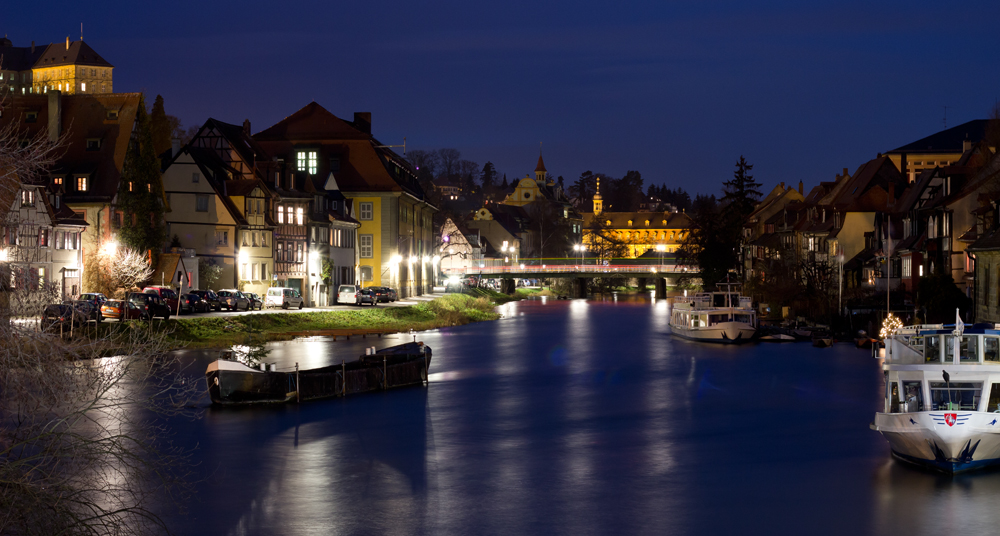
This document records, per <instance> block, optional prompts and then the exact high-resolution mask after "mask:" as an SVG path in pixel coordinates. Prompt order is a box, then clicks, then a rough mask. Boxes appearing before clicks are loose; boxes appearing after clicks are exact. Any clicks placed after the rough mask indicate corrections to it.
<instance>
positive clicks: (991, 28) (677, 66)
mask: <svg viewBox="0 0 1000 536" xmlns="http://www.w3.org/2000/svg"><path fill="white" fill-rule="evenodd" d="M152 5H153V4H152V3H149V4H148V5H147V3H145V2H141V3H140V2H135V3H130V2H121V1H113V2H101V3H98V4H94V3H86V2H72V3H70V2H47V3H44V7H42V5H40V4H35V5H32V4H30V3H28V2H20V3H17V4H16V5H14V6H6V9H5V13H4V17H3V19H2V24H3V26H2V27H0V31H3V32H4V33H6V34H7V36H8V37H9V38H10V39H11V40H13V41H14V44H15V45H18V46H26V45H28V44H30V42H31V41H32V40H34V41H36V42H38V43H48V42H51V41H62V40H65V38H66V36H67V35H70V36H72V38H73V39H78V38H79V34H80V29H79V28H80V22H83V23H84V37H85V39H86V40H87V41H88V42H89V43H90V44H91V45H92V46H93V47H94V48H95V49H96V50H97V51H98V52H99V53H100V54H102V55H103V56H104V57H105V59H107V60H108V61H110V62H111V63H112V64H113V65H114V66H115V90H116V91H145V92H147V93H148V94H150V96H155V95H156V94H162V95H163V96H164V98H165V99H166V106H167V112H168V113H171V114H173V115H176V116H178V117H180V118H181V120H182V121H183V122H184V123H185V125H191V124H200V123H202V122H204V121H205V119H206V118H208V117H215V118H217V119H220V120H223V121H228V122H232V123H241V122H242V121H243V119H244V118H249V119H250V121H251V122H252V125H253V130H254V131H255V132H256V131H259V130H262V129H264V128H267V127H268V126H270V125H272V124H274V123H275V122H277V121H279V120H281V119H282V118H284V117H285V116H287V115H289V114H291V113H292V112H294V111H295V110H297V109H299V108H301V107H302V106H304V105H306V104H308V103H309V102H310V101H312V100H315V101H317V102H319V103H320V104H321V105H323V106H324V107H326V108H327V109H329V110H330V111H331V112H333V113H334V114H336V115H338V116H340V117H343V118H345V119H351V118H352V114H353V112H355V111H370V112H371V113H372V122H373V130H374V133H375V135H376V136H377V137H378V138H379V139H380V140H381V141H383V142H384V143H387V144H395V143H402V139H403V136H406V137H407V148H408V149H435V148H440V147H454V148H456V149H458V150H460V151H461V153H462V156H463V157H464V158H467V159H470V160H473V161H475V162H478V163H479V164H480V165H482V164H483V163H485V162H486V161H487V160H492V161H493V163H494V164H495V165H496V167H497V169H498V170H500V171H501V172H504V173H506V174H507V176H508V177H509V178H515V177H518V176H521V177H523V176H524V175H525V174H526V173H528V172H531V171H533V170H534V168H535V163H536V161H537V158H538V144H539V142H544V154H545V162H546V165H547V167H548V169H549V172H550V173H552V174H553V175H563V176H564V177H565V178H566V179H567V180H568V181H572V180H574V179H575V178H577V177H579V175H580V173H581V172H583V171H586V170H592V171H594V172H602V173H606V174H608V175H612V176H621V175H623V174H624V173H625V172H626V171H627V170H630V169H636V170H639V171H640V172H641V173H642V176H643V178H644V179H645V182H646V184H647V185H648V184H650V183H665V184H667V185H669V186H670V187H672V188H673V187H677V186H681V187H683V188H685V189H687V190H688V191H689V192H692V194H693V193H718V192H719V190H720V187H721V183H722V181H724V180H727V179H728V178H730V177H731V175H732V170H733V167H734V164H735V162H736V160H737V159H738V158H739V156H740V155H741V154H742V155H745V156H746V158H747V160H748V161H750V162H751V163H752V164H754V166H755V167H754V175H755V176H756V178H757V179H758V181H760V182H762V183H763V184H764V185H765V186H766V187H767V188H770V187H772V186H773V185H774V184H776V183H778V182H779V181H784V182H786V183H796V184H797V183H798V181H799V180H803V181H805V183H806V185H807V188H808V187H809V186H812V185H815V184H817V183H818V182H819V181H820V180H831V179H832V178H833V177H834V175H835V174H836V173H838V172H840V170H841V169H842V168H844V167H848V168H850V169H851V171H852V172H853V171H854V169H855V168H856V167H857V166H858V165H860V164H861V163H863V162H864V161H866V160H868V159H870V158H873V157H875V156H876V154H877V153H878V152H880V151H887V150H890V149H893V148H895V147H898V146H900V145H903V144H906V143H909V142H911V141H914V140H916V139H919V138H921V137H923V136H926V135H929V134H932V133H934V132H936V131H938V130H941V129H942V128H943V126H944V123H943V119H944V116H945V108H944V107H945V106H947V107H948V108H947V124H948V125H949V126H954V125H957V124H959V123H961V122H964V121H968V120H970V119H976V118H982V117H986V115H987V113H988V112H989V110H990V109H991V108H992V107H993V106H994V104H995V103H996V101H997V98H998V97H1000V68H998V62H997V59H996V58H997V56H996V55H997V51H998V50H1000V46H998V45H1000V37H998V36H1000V32H998V31H997V24H998V22H997V21H1000V2H997V1H996V0H993V1H971V2H963V3H953V2H939V1H938V2H930V1H906V2H902V1H900V2H842V1H841V2H823V3H818V2H801V1H796V2H790V1H789V2H757V3H753V4H751V3H748V2H713V1H701V2H663V1H654V2H633V3H627V4H625V3H622V4H618V3H612V2H584V1H576V2H552V3H544V4H541V3H538V2H534V1H530V2H527V1H505V2H496V3H486V2H467V1H465V2H438V3H434V4H433V5H425V3H423V2H354V3H345V2H257V1H247V2H214V1H202V2H188V1H181V2H173V3H157V4H156V5H157V7H156V8H153V7H150V6H152Z"/></svg>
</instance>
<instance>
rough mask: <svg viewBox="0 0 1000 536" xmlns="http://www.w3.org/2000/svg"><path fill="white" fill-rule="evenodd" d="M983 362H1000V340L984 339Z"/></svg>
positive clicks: (994, 338)
mask: <svg viewBox="0 0 1000 536" xmlns="http://www.w3.org/2000/svg"><path fill="white" fill-rule="evenodd" d="M983 360H984V361H994V362H995V361H1000V338H997V337H983ZM998 396H1000V393H998Z"/></svg>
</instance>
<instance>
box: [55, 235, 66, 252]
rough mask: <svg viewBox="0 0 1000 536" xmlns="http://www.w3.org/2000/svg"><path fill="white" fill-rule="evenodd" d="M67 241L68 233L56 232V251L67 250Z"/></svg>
mask: <svg viewBox="0 0 1000 536" xmlns="http://www.w3.org/2000/svg"><path fill="white" fill-rule="evenodd" d="M65 240H66V233H64V232H63V231H56V249H66V245H65Z"/></svg>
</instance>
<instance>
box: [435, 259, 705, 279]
mask: <svg viewBox="0 0 1000 536" xmlns="http://www.w3.org/2000/svg"><path fill="white" fill-rule="evenodd" d="M536 260H537V259H520V260H518V261H517V262H503V261H501V262H499V263H497V262H485V261H484V262H483V263H482V264H481V265H473V266H468V267H450V268H445V269H443V272H444V273H445V274H447V275H459V276H461V275H467V276H471V275H484V276H491V275H511V276H515V275H517V276H522V277H538V276H541V275H546V274H608V275H614V274H636V275H652V274H657V273H664V274H683V273H691V274H692V275H693V274H695V273H696V272H697V269H696V268H694V267H691V266H687V265H680V264H670V263H662V264H661V263H659V262H655V263H650V262H649V261H647V260H645V259H643V260H642V261H641V262H634V261H636V260H637V259H612V260H609V261H608V263H607V264H604V262H603V261H600V263H598V264H580V263H579V262H577V263H562V262H557V263H549V262H538V263H536V262H532V261H536ZM544 260H546V261H548V260H556V261H562V260H565V259H544ZM622 261H633V262H629V263H625V262H622ZM593 262H594V261H593V260H591V263H593Z"/></svg>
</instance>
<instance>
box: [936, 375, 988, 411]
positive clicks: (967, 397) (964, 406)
mask: <svg viewBox="0 0 1000 536" xmlns="http://www.w3.org/2000/svg"><path fill="white" fill-rule="evenodd" d="M930 387H931V411H941V410H970V411H975V410H976V408H978V407H979V398H980V396H981V394H982V390H983V384H982V383H981V382H951V384H950V386H949V385H948V384H946V383H945V382H930ZM949 387H950V389H949Z"/></svg>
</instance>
